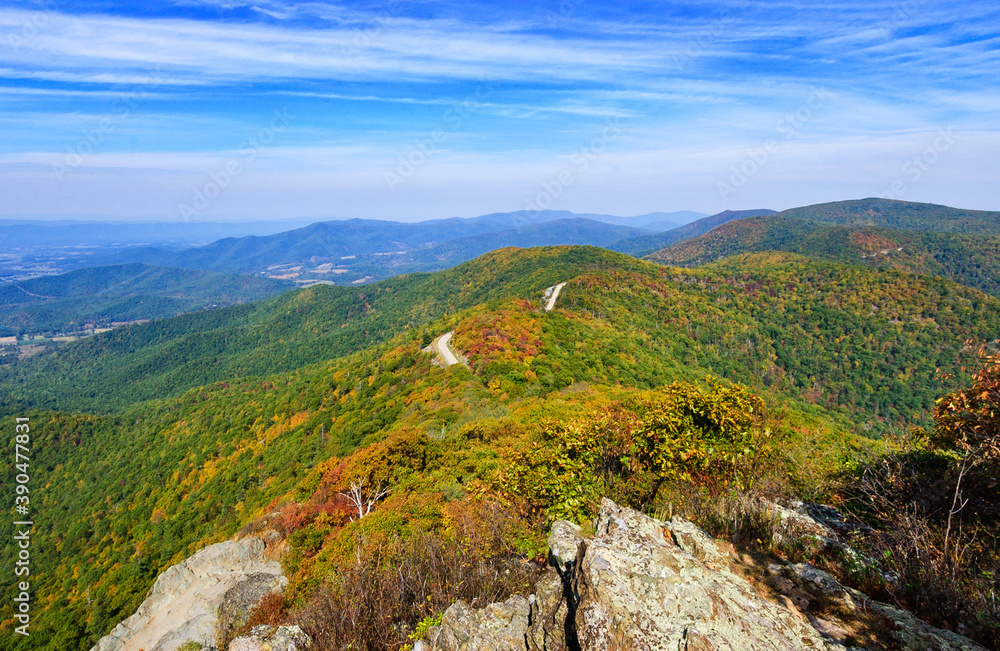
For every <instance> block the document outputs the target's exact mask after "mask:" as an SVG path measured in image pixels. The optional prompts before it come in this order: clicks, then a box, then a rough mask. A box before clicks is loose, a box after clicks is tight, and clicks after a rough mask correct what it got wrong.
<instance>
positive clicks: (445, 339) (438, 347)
mask: <svg viewBox="0 0 1000 651" xmlns="http://www.w3.org/2000/svg"><path fill="white" fill-rule="evenodd" d="M453 334H455V333H454V332H446V333H444V334H443V335H441V336H440V337H438V338H437V339H435V340H434V343H432V344H431V345H432V346H434V351H435V352H436V353H437V354H438V355H440V356H441V359H442V360H444V365H445V367H448V366H451V365H452V364H459V363H460V362H459V361H458V358H457V357H455V353H453V352H451V348H450V347H449V346H448V344H449V342H451V336H452V335H453Z"/></svg>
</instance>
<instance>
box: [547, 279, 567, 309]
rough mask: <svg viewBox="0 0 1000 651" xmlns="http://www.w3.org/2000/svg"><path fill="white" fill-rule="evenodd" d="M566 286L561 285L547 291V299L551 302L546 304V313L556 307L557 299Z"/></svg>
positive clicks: (564, 284)
mask: <svg viewBox="0 0 1000 651" xmlns="http://www.w3.org/2000/svg"><path fill="white" fill-rule="evenodd" d="M565 286H566V283H559V284H558V285H554V286H552V287H549V288H548V289H546V290H545V298H547V299H549V302H548V303H546V304H545V311H546V312H550V311H551V310H552V308H554V307H555V306H556V299H557V298H559V292H561V291H562V288H563V287H565Z"/></svg>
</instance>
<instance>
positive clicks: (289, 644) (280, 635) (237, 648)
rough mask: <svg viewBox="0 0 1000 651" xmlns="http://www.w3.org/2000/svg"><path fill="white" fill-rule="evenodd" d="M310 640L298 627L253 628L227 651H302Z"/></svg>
mask: <svg viewBox="0 0 1000 651" xmlns="http://www.w3.org/2000/svg"><path fill="white" fill-rule="evenodd" d="M311 645H312V640H311V639H309V636H308V635H306V634H305V633H304V632H303V631H302V629H301V628H299V627H298V626H277V627H275V626H254V627H253V630H251V631H250V635H246V636H243V637H238V638H236V639H234V640H233V641H232V642H230V643H229V649H228V651H304V650H305V649H308V648H309V647H310V646H311Z"/></svg>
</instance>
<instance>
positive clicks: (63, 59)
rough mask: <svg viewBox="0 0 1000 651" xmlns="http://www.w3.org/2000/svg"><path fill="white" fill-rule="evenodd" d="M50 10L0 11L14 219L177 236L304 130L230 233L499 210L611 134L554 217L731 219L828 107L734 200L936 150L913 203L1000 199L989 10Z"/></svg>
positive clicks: (0, 81)
mask: <svg viewBox="0 0 1000 651" xmlns="http://www.w3.org/2000/svg"><path fill="white" fill-rule="evenodd" d="M58 6H59V7H60V9H59V11H46V12H44V13H42V14H40V13H39V12H37V11H31V10H30V9H25V8H10V7H8V8H4V9H0V129H3V130H4V132H5V138H4V141H3V143H0V185H2V190H0V195H2V197H0V198H3V200H4V202H3V206H4V207H2V208H0V210H8V211H12V212H29V213H38V214H41V213H45V214H48V213H59V214H67V213H70V212H72V210H73V208H72V206H74V205H75V206H82V205H84V204H86V206H87V209H86V210H85V211H84V212H88V213H94V212H107V211H110V210H112V207H114V210H120V211H123V212H128V211H130V210H142V211H146V212H147V213H148V212H150V211H154V212H155V211H160V212H161V213H162V215H164V216H169V215H170V214H173V212H174V209H175V204H176V199H177V197H178V196H182V195H183V194H184V193H185V192H187V191H188V190H189V189H190V187H191V184H192V183H196V182H197V179H198V178H200V176H199V175H202V174H204V173H205V171H206V170H209V169H211V167H212V165H215V164H218V162H219V161H225V160H226V158H227V156H231V155H232V154H231V152H232V151H233V150H234V149H235V148H237V147H238V145H239V143H240V142H241V141H242V140H243V139H244V138H245V137H246V136H247V134H248V133H252V132H253V131H254V130H255V129H257V128H259V123H260V120H262V119H266V116H267V115H268V114H269V112H271V111H272V110H274V109H276V108H279V107H289V108H290V109H291V110H293V111H294V113H295V114H296V116H297V118H296V120H295V121H294V122H293V123H292V124H291V125H289V128H288V130H287V131H286V132H285V133H283V134H282V142H281V143H280V147H274V148H269V149H268V150H267V151H266V152H263V151H262V152H261V155H260V157H259V159H258V161H257V163H256V164H255V165H256V167H255V169H254V170H250V171H248V172H247V174H246V175H245V176H244V177H241V179H240V181H241V183H242V184H243V186H245V187H242V188H241V189H240V191H239V192H233V193H228V194H229V196H228V198H227V199H226V201H221V200H220V202H219V203H218V205H215V206H213V210H217V211H219V214H220V215H222V216H226V215H229V216H235V215H238V214H244V213H247V212H253V213H254V214H256V215H257V216H261V214H260V211H262V210H263V211H272V210H273V211H277V213H273V214H272V216H274V215H275V214H278V213H280V214H285V215H288V216H299V215H301V214H310V215H313V214H316V215H318V214H320V213H321V212H322V210H321V207H322V206H324V205H339V202H341V201H343V202H345V203H344V205H345V206H347V207H350V208H351V209H352V210H353V211H354V213H353V214H358V215H363V216H395V217H404V216H405V215H404V214H397V213H407V214H415V213H417V212H420V216H440V215H442V214H445V215H446V214H469V213H470V212H474V211H475V210H477V209H478V208H474V206H475V207H482V208H483V210H484V211H491V210H494V209H500V208H503V207H505V205H504V203H503V202H505V201H506V202H513V203H517V202H520V200H521V198H522V197H523V196H525V193H526V192H527V190H529V189H530V187H531V185H532V183H536V182H540V181H538V179H544V178H546V175H548V174H551V172H552V170H553V169H555V170H556V171H558V169H559V166H560V165H564V161H565V159H566V157H568V156H570V155H572V153H573V152H574V151H576V150H577V149H578V148H579V147H580V146H581V143H586V142H588V139H589V138H590V137H591V136H590V134H592V132H593V131H594V129H600V125H601V124H602V121H603V120H606V119H607V118H609V117H616V116H617V117H622V118H627V119H628V121H629V125H630V126H629V129H628V132H627V134H625V135H623V137H622V138H621V140H620V141H619V142H616V145H615V151H614V152H613V153H609V154H608V155H607V156H606V157H602V163H601V165H600V166H595V167H594V168H593V169H591V170H589V171H588V176H587V178H586V179H581V182H580V183H579V184H577V185H576V187H575V188H574V190H573V191H572V192H567V193H566V194H565V195H564V196H562V197H560V201H562V202H564V205H563V206H560V207H571V208H576V209H586V210H589V209H591V208H593V209H595V210H596V209H597V208H598V207H600V210H601V211H606V212H643V211H651V210H660V209H662V210H667V209H683V208H691V209H698V210H704V211H706V212H708V211H711V210H713V209H716V208H722V207H735V206H722V205H721V204H720V203H719V197H718V195H717V193H716V192H715V190H714V185H713V184H714V182H715V180H716V179H717V178H718V177H719V175H720V174H722V173H724V172H725V171H726V170H727V169H728V168H729V166H730V165H732V164H733V162H734V161H735V162H739V161H740V160H741V159H742V158H745V157H746V151H747V149H748V148H752V147H754V146H757V145H759V143H761V142H764V141H766V140H767V139H768V138H772V137H774V134H775V132H776V128H777V125H779V124H780V123H781V121H782V120H783V119H787V116H788V115H789V114H794V112H795V111H796V110H797V109H798V108H799V107H800V106H801V105H802V103H803V101H804V98H806V97H808V96H809V94H810V93H812V92H814V90H815V89H817V88H820V89H822V90H823V92H824V93H826V94H828V95H829V96H830V97H831V98H832V99H831V101H829V102H828V103H826V104H825V105H824V107H823V110H822V111H821V112H817V114H816V115H815V116H812V117H811V119H810V120H809V122H808V125H807V126H806V127H805V128H802V129H800V130H799V131H797V132H796V137H795V139H794V142H788V143H786V144H787V146H785V147H783V148H782V149H781V152H780V156H776V157H775V158H774V159H773V161H771V162H769V163H768V166H767V169H766V170H764V171H761V172H760V173H759V174H758V175H755V177H754V179H753V183H751V184H748V186H747V187H746V188H744V189H742V190H741V192H740V195H739V201H748V202H751V203H752V204H756V205H766V206H771V207H781V206H786V205H789V204H790V203H791V202H793V199H794V201H799V200H803V201H806V197H808V196H814V198H815V199H816V200H820V199H828V198H831V196H830V195H831V194H836V193H840V194H842V195H843V196H842V197H833V198H844V197H848V196H859V195H864V194H871V193H873V191H874V190H875V189H877V188H878V187H879V186H880V185H884V183H883V182H884V181H886V180H889V179H891V178H892V177H893V176H894V175H896V174H897V173H898V166H899V165H900V164H902V163H898V162H897V161H899V160H903V161H904V162H905V159H906V156H905V152H906V151H907V150H908V149H909V148H912V147H919V143H920V142H921V139H925V138H926V137H927V135H928V134H933V133H935V131H936V130H937V129H939V128H942V127H943V126H950V127H952V128H954V129H955V130H957V131H960V132H962V133H966V134H976V135H975V136H974V137H970V138H969V139H968V140H961V141H960V142H959V143H958V144H956V146H955V148H953V149H951V150H949V152H948V156H947V157H944V156H942V162H941V163H940V164H939V165H937V166H936V167H935V175H934V176H930V175H929V176H928V177H927V178H925V179H923V180H922V181H921V183H920V184H919V187H914V188H912V189H911V190H910V191H911V192H912V193H913V195H914V197H915V198H918V197H923V196H924V195H922V194H920V193H921V192H925V193H932V191H933V192H934V193H939V194H940V195H941V196H940V197H938V198H937V199H936V200H938V201H941V202H945V201H944V198H945V197H954V198H956V201H955V202H957V203H963V202H962V201H957V199H958V198H961V197H965V200H964V204H965V205H972V204H975V205H976V206H977V207H989V206H987V205H986V204H989V203H990V202H991V201H994V202H995V201H996V198H995V196H993V195H995V193H994V192H992V190H991V189H990V184H989V183H985V182H983V175H984V174H986V172H983V171H982V169H986V170H989V169H996V167H997V165H998V164H1000V158H998V157H1000V147H997V148H994V149H993V150H990V148H989V147H988V146H986V143H988V144H989V145H990V146H994V145H997V144H998V138H997V134H998V133H1000V126H998V123H997V121H996V115H997V111H998V109H1000V91H998V90H997V89H996V84H995V80H996V79H997V78H1000V8H998V7H994V6H992V5H989V4H987V3H972V4H967V5H962V6H961V7H956V6H954V5H953V4H951V3H944V2H941V1H940V0H933V1H932V0H901V1H900V2H898V3H896V4H889V5H878V4H875V5H873V4H871V3H860V2H853V1H852V2H848V1H847V0H830V1H829V2H822V3H820V2H815V3H807V4H805V5H804V4H802V3H801V2H793V1H792V0H776V1H775V2H769V3H767V4H766V5H761V4H760V3H750V2H747V1H745V0H693V1H692V2H688V3H684V5H663V6H658V7H657V8H656V9H655V10H653V9H649V8H646V7H645V5H624V6H617V5H616V6H612V5H607V4H606V3H592V2H585V3H578V4H577V5H576V7H575V9H574V11H573V12H563V13H559V7H560V5H559V2H557V1H555V0H552V1H551V2H547V1H546V0H542V1H541V2H539V3H537V4H534V5H532V6H531V7H530V8H526V7H521V6H511V5H509V4H507V3H500V2H495V3H490V2H487V3H452V2H435V3H408V2H401V3H397V2H389V1H388V0H384V1H379V0H372V1H359V2H351V3H345V2H319V1H317V2H280V1H277V0H245V1H244V0H172V1H170V2H156V1H154V2H151V3H146V4H143V5H130V6H127V7H126V6H124V5H122V6H119V7H116V8H110V7H104V8H95V7H93V6H91V5H90V4H88V3H84V2H83V1H82V0H62V1H61V2H60V3H59V5H58ZM40 16H41V17H40ZM553 16H556V17H557V18H558V20H554V19H553ZM151 70H155V71H156V74H155V75H151V74H150V71H151ZM483 80H489V81H490V83H491V84H493V85H495V91H494V92H491V94H490V96H489V97H488V98H487V99H484V100H482V101H477V103H476V111H475V112H474V114H470V115H469V116H468V117H467V119H466V118H463V119H462V120H461V121H460V125H459V127H458V128H457V129H454V130H453V131H452V130H450V131H449V132H448V133H449V137H448V141H447V146H446V147H443V148H442V151H441V152H440V155H436V156H435V158H434V159H433V160H432V161H430V162H428V163H427V165H426V166H425V167H424V168H423V169H422V170H421V174H420V176H419V178H415V179H414V181H413V182H412V183H407V184H406V188H405V189H404V190H401V191H400V192H399V193H394V194H393V196H388V195H387V193H386V192H385V187H384V183H383V182H382V179H381V176H382V174H383V173H384V171H385V170H386V169H392V168H394V166H395V165H396V159H397V158H398V156H399V155H400V153H401V152H406V151H409V150H411V149H412V147H413V143H414V141H415V140H416V139H418V138H421V137H425V136H426V134H428V133H433V132H434V130H435V129H441V128H447V125H449V124H451V123H452V121H453V118H454V115H455V110H456V107H460V106H461V105H462V102H463V101H466V99H467V98H468V97H469V96H470V94H471V93H473V92H474V90H475V88H476V86H477V85H478V84H481V83H482V82H483ZM137 85H142V86H144V87H148V88H146V90H145V93H144V100H143V103H142V105H141V106H136V107H134V109H133V110H132V111H131V112H130V114H129V118H128V120H127V121H124V122H122V123H121V124H120V125H119V126H117V127H116V129H115V130H113V131H109V132H108V133H107V134H106V138H104V139H103V140H102V142H101V147H100V151H95V152H93V153H92V154H91V155H89V156H87V158H86V161H85V163H84V164H81V165H80V167H79V168H78V169H77V170H76V171H75V173H74V178H73V179H67V180H66V181H65V182H64V183H63V184H62V185H61V186H59V188H58V191H53V188H52V187H48V186H46V183H48V182H50V181H51V179H49V181H47V180H46V179H47V178H48V177H49V176H50V174H49V170H48V169H47V167H48V166H50V163H51V161H52V160H56V159H58V158H59V157H60V156H63V157H64V156H65V155H66V152H67V150H68V149H70V150H71V149H72V148H73V147H75V146H76V145H77V144H78V143H79V142H81V138H82V137H85V134H86V133H87V131H88V130H90V129H94V128H95V125H99V124H100V121H101V120H102V119H104V118H106V117H107V116H108V115H109V114H113V113H114V102H115V101H116V99H117V98H120V97H121V95H122V93H124V92H128V90H129V89H130V88H132V87H135V86H137ZM963 143H964V144H963ZM849 151H853V152H855V155H854V156H851V155H849V154H848V152H849ZM560 161H563V162H560ZM862 161H863V162H862ZM978 166H984V167H983V168H982V169H981V168H980V167H978ZM858 170H863V172H859V171H858ZM123 174H131V175H134V178H135V179H136V187H139V188H143V189H142V191H141V192H137V194H136V200H135V201H132V200H131V199H128V198H127V197H126V195H128V194H129V193H130V192H131V191H125V190H121V189H117V190H115V189H113V188H114V187H115V186H114V181H113V179H114V178H115V177H116V175H117V176H119V177H120V176H121V175H123ZM782 175H784V176H782ZM130 178H132V177H130ZM791 179H794V180H795V184H794V187H793V185H792V184H790V183H788V182H787V181H788V180H791ZM941 179H948V181H949V182H950V183H952V184H954V185H953V186H949V187H945V186H944V185H942V184H941V183H942V181H941ZM783 181H785V182H783ZM88 184H89V185H88ZM449 184H451V186H452V187H451V188H450V189H449ZM459 188H462V189H459ZM952 188H961V192H958V191H957V190H953V189H952ZM265 191H266V192H270V193H274V194H275V197H276V198H273V199H272V198H269V197H263V196H261V194H262V193H263V192H265ZM73 193H75V194H73ZM602 193H603V194H602ZM768 193H770V194H768ZM963 193H964V194H963ZM139 197H145V200H144V201H140V200H139ZM512 197H513V199H512ZM926 198H928V199H934V197H933V196H929V195H928V196H927V197H926ZM515 199H516V201H515ZM324 202H325V203H324ZM491 202H492V204H491V205H486V204H488V203H491ZM616 202H617V204H618V205H620V206H621V207H620V208H616V207H615V203H616ZM591 204H593V205H591ZM416 205H420V206H421V207H420V208H419V210H416V209H414V206H416ZM46 206H48V207H49V208H48V209H46ZM101 206H106V208H105V209H102V208H101ZM463 206H464V207H463ZM626 206H629V207H626ZM509 207H511V208H512V209H513V208H518V207H520V206H517V205H511V206H509ZM743 207H755V205H746V206H743ZM993 207H995V208H1000V205H996V206H993ZM404 208H406V210H404ZM81 210H82V208H81ZM241 211H243V212H241ZM336 212H337V213H338V214H348V211H346V210H344V209H338V210H337V211H336ZM123 216H124V215H123ZM279 216H280V215H279Z"/></svg>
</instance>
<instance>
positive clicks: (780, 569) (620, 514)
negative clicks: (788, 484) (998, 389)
mask: <svg viewBox="0 0 1000 651" xmlns="http://www.w3.org/2000/svg"><path fill="white" fill-rule="evenodd" d="M783 515H784V514H783ZM807 524H808V523H807ZM820 526H821V525H820ZM595 528H596V533H595V534H594V536H593V538H591V539H585V538H583V537H582V536H581V533H580V529H579V528H578V527H576V526H575V525H572V524H571V523H568V522H561V521H560V522H556V523H555V524H553V526H552V533H551V535H550V537H549V548H550V551H549V563H550V568H549V569H548V570H547V571H546V573H545V574H544V575H542V577H541V578H540V580H539V581H538V584H537V586H536V593H535V594H534V595H531V596H530V597H529V598H528V599H523V598H522V597H518V596H514V597H511V598H510V599H508V600H507V601H506V602H505V603H503V604H493V605H491V606H487V607H486V608H485V609H483V610H480V611H475V610H472V609H470V608H469V607H468V605H466V604H465V603H463V602H458V603H456V604H454V605H452V606H451V607H450V608H448V610H446V611H445V613H444V617H443V619H442V622H441V625H440V626H438V627H434V628H432V629H431V630H430V633H429V635H428V636H427V638H425V639H424V640H421V641H420V642H418V643H417V644H416V645H415V647H414V649H415V651H477V650H480V649H482V650H485V649H491V650H509V649H518V650H527V651H569V650H571V649H573V650H575V649H579V650H580V651H609V650H610V651H624V650H626V649H634V650H636V651H654V650H656V651H659V650H663V651H677V650H678V649H680V650H686V651H763V650H774V651H793V650H799V649H817V650H823V651H832V650H833V649H837V650H839V651H846V650H848V649H855V648H865V645H872V648H895V649H906V650H909V651H925V650H927V649H934V650H935V651H984V650H983V648H982V647H980V646H979V645H977V644H975V643H973V642H972V641H970V640H968V639H966V638H964V637H961V636H960V635H957V634H955V633H951V632H949V631H941V630H939V629H936V628H934V627H932V626H929V625H928V624H926V623H924V622H922V621H920V620H919V619H917V618H916V617H914V616H913V615H911V614H910V613H906V612H904V611H901V610H899V609H896V608H893V607H891V606H888V605H886V604H881V603H878V602H874V601H871V600H870V599H868V598H867V597H866V596H865V595H863V594H861V593H860V592H857V591H856V590H852V589H850V588H846V587H844V586H842V585H841V584H840V583H839V582H837V581H836V579H834V578H833V577H832V576H830V575H829V574H827V573H825V572H822V571H821V570H818V569H816V568H814V567H812V566H810V565H807V564H799V565H793V564H790V563H785V562H781V563H775V564H772V565H771V566H770V567H769V568H766V569H765V570H763V573H764V576H761V577H760V578H762V579H763V582H762V583H758V584H751V583H750V582H749V581H748V580H747V579H746V578H744V576H743V574H752V575H754V576H760V573H761V568H759V567H757V566H746V565H741V564H740V563H741V562H743V561H741V560H740V559H737V558H736V556H735V555H734V554H733V553H732V552H731V550H729V549H728V548H727V546H726V545H724V544H720V543H718V542H717V541H715V540H714V539H712V538H711V537H710V536H708V535H707V534H706V533H705V532H704V531H702V530H701V529H699V528H698V527H696V526H695V525H693V524H692V523H690V522H687V521H684V520H681V519H678V518H675V519H673V520H672V521H671V522H669V523H664V522H660V521H658V520H655V519H653V518H650V517H647V516H645V515H643V514H641V513H639V512H637V511H634V510H632V509H628V508H624V507H620V506H618V505H616V504H615V503H613V502H611V501H610V500H604V501H603V502H602V503H601V508H600V513H599V514H598V517H597V520H596V522H595ZM811 533H813V532H811ZM819 533H826V532H819Z"/></svg>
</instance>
